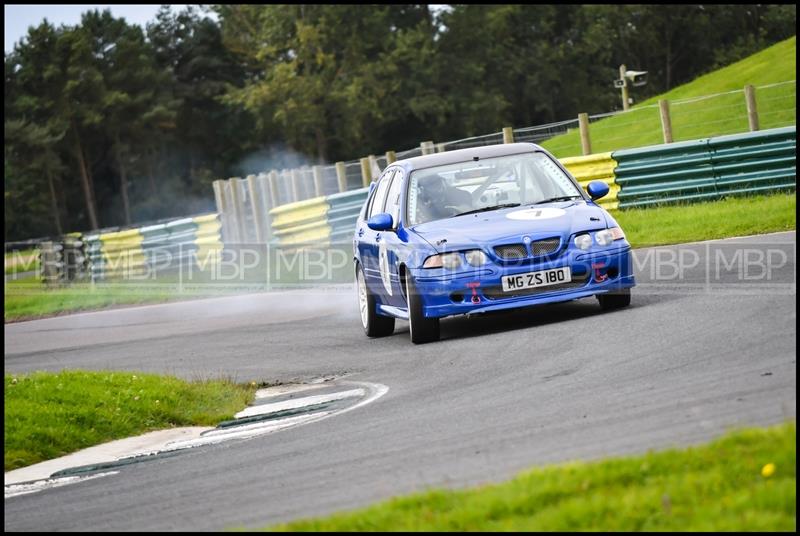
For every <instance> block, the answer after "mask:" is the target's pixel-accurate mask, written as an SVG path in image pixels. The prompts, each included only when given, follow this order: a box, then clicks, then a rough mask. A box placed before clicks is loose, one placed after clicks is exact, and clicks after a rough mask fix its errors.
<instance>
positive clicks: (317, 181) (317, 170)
mask: <svg viewBox="0 0 800 536" xmlns="http://www.w3.org/2000/svg"><path fill="white" fill-rule="evenodd" d="M311 172H312V173H313V174H314V196H315V197H319V196H321V195H325V188H324V185H323V184H322V166H314V167H312V168H311Z"/></svg>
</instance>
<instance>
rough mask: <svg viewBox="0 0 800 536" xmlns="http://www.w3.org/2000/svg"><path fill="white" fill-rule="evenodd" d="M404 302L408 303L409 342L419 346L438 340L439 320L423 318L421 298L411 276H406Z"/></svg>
mask: <svg viewBox="0 0 800 536" xmlns="http://www.w3.org/2000/svg"><path fill="white" fill-rule="evenodd" d="M405 283H406V301H407V302H408V330H409V331H410V332H411V342H413V343H414V344H421V343H425V342H433V341H438V340H439V319H438V318H425V315H424V314H423V312H422V297H421V296H420V295H419V293H418V292H417V288H416V287H415V286H414V283H413V282H412V281H411V276H410V275H406V277H405Z"/></svg>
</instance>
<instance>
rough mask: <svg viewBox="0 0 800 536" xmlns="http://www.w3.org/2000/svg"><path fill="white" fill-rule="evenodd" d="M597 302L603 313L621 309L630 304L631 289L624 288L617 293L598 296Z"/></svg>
mask: <svg viewBox="0 0 800 536" xmlns="http://www.w3.org/2000/svg"><path fill="white" fill-rule="evenodd" d="M597 301H599V302H600V307H602V309H603V310H604V311H610V310H613V309H622V308H623V307H627V306H629V305H630V304H631V289H629V288H626V289H624V290H620V291H617V292H609V293H607V294H598V295H597Z"/></svg>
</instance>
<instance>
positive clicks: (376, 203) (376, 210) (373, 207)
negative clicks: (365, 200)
mask: <svg viewBox="0 0 800 536" xmlns="http://www.w3.org/2000/svg"><path fill="white" fill-rule="evenodd" d="M392 175H394V170H392V171H390V172H389V173H386V174H385V175H384V176H383V177H381V179H380V180H379V181H378V186H377V187H376V188H375V195H374V196H372V202H371V204H370V206H369V212H367V219H369V218H371V217H372V216H374V215H375V214H380V213H381V212H383V205H384V202H385V200H386V190H387V189H388V188H389V183H390V182H391V180H392Z"/></svg>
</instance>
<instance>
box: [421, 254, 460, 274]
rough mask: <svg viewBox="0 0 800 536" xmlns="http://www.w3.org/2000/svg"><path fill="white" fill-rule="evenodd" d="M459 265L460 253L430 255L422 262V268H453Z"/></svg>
mask: <svg viewBox="0 0 800 536" xmlns="http://www.w3.org/2000/svg"><path fill="white" fill-rule="evenodd" d="M459 266H461V255H459V254H458V253H442V254H440V255H431V256H430V257H428V258H427V259H425V262H423V263H422V267H423V268H447V269H448V270H455V269H456V268H458V267H459Z"/></svg>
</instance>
